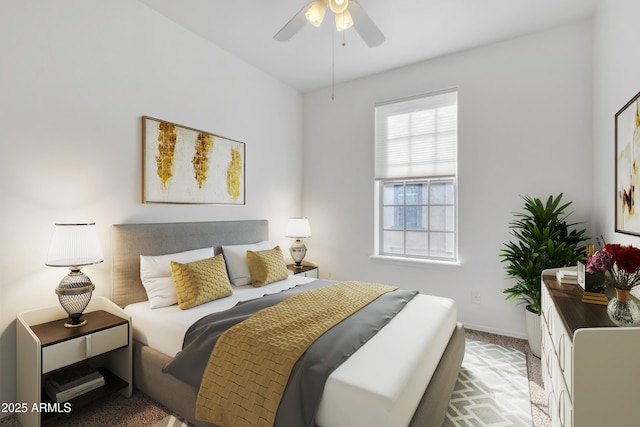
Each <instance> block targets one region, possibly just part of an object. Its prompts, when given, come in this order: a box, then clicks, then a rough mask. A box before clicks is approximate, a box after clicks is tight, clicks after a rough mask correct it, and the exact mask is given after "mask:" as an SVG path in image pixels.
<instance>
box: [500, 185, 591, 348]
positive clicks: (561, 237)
mask: <svg viewBox="0 0 640 427" xmlns="http://www.w3.org/2000/svg"><path fill="white" fill-rule="evenodd" d="M522 199H523V200H524V209H523V212H517V213H514V219H513V220H512V221H511V222H510V223H509V228H510V230H511V235H512V236H513V237H514V238H515V240H514V241H511V242H508V243H505V244H504V246H505V247H504V248H503V249H501V251H500V257H501V258H502V259H501V262H506V263H507V267H506V270H507V277H510V278H515V279H516V283H515V285H514V286H512V287H510V288H507V289H505V290H504V291H503V293H505V294H506V295H507V296H506V299H507V300H520V302H522V303H525V304H526V313H530V314H527V335H528V338H529V346H530V347H531V351H532V352H533V354H534V355H536V356H538V357H540V337H541V332H540V318H539V316H540V314H541V311H540V293H541V280H540V277H541V275H542V272H543V271H544V270H546V269H548V268H555V267H566V266H573V265H576V263H577V261H578V260H579V259H582V258H584V256H585V254H584V245H583V242H584V241H585V240H587V237H586V236H585V233H586V229H577V228H576V227H577V226H578V225H579V224H580V223H568V222H567V218H568V216H569V215H570V213H569V214H565V210H566V209H567V208H568V207H569V206H570V205H571V203H572V202H566V203H563V202H562V193H560V194H559V195H558V196H556V197H554V196H549V198H548V199H547V201H546V203H543V202H542V201H541V200H540V199H537V198H531V197H529V196H522Z"/></svg>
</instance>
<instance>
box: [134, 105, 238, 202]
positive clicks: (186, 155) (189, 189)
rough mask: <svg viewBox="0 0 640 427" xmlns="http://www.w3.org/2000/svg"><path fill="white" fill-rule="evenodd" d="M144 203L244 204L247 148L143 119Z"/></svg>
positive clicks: (192, 131)
mask: <svg viewBox="0 0 640 427" xmlns="http://www.w3.org/2000/svg"><path fill="white" fill-rule="evenodd" d="M142 147H143V148H142V151H143V160H142V162H143V165H142V175H143V179H142V187H143V189H142V201H143V203H193V204H225V205H244V204H245V203H246V200H245V144H244V143H243V142H240V141H236V140H234V139H230V138H226V137H223V136H220V135H216V134H213V133H210V132H205V131H201V130H198V129H192V128H189V127H186V126H181V125H177V124H175V123H171V122H167V121H164V120H158V119H154V118H153V117H147V116H143V117H142Z"/></svg>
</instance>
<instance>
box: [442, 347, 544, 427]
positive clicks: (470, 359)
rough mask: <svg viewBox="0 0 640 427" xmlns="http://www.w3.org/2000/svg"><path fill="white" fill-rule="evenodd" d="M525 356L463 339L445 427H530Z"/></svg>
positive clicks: (508, 349) (509, 349) (521, 353)
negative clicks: (460, 365) (463, 348)
mask: <svg viewBox="0 0 640 427" xmlns="http://www.w3.org/2000/svg"><path fill="white" fill-rule="evenodd" d="M531 425H532V420H531V400H530V398H529V384H528V378H527V359H526V355H525V353H523V352H522V351H520V350H516V349H513V348H509V347H503V346H500V345H497V344H492V343H486V342H481V341H475V340H472V339H469V338H467V340H466V351H465V355H464V360H463V362H462V368H461V370H460V374H459V375H458V381H457V383H456V386H455V389H454V391H453V395H452V396H451V402H450V403H449V410H448V412H447V416H446V419H445V422H444V426H446V427H469V426H495V427H500V426H505V427H516V426H527V427H531Z"/></svg>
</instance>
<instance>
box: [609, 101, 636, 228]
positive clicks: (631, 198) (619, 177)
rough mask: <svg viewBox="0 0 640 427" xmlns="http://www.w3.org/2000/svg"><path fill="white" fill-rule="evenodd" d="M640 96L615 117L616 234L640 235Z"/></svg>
mask: <svg viewBox="0 0 640 427" xmlns="http://www.w3.org/2000/svg"><path fill="white" fill-rule="evenodd" d="M639 108H640V93H638V94H637V95H636V96H634V97H633V99H631V101H629V102H628V103H627V105H625V106H624V107H622V109H621V110H620V111H618V112H617V113H616V115H615V138H616V163H615V164H616V166H615V170H616V172H615V173H616V213H615V215H616V231H617V232H620V233H627V234H635V235H640V212H639V211H637V210H636V203H635V202H636V190H638V189H639V188H640V187H638V185H639V184H640V110H639Z"/></svg>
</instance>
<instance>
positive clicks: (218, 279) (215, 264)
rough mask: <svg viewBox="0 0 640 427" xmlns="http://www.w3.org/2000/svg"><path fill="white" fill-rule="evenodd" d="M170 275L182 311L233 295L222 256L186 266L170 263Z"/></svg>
mask: <svg viewBox="0 0 640 427" xmlns="http://www.w3.org/2000/svg"><path fill="white" fill-rule="evenodd" d="M171 275H172V276H173V282H174V285H175V287H176V295H177V296H178V305H179V306H180V308H181V309H182V310H186V309H188V308H191V307H195V306H196V305H200V304H204V303H205V302H209V301H213V300H216V299H220V298H224V297H228V296H229V295H231V294H232V293H233V291H232V290H231V283H230V282H229V276H228V275H227V266H226V265H225V262H224V257H223V256H222V254H219V255H216V256H214V257H213V258H206V259H203V260H200V261H194V262H190V263H187V264H180V263H179V262H175V261H171Z"/></svg>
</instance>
